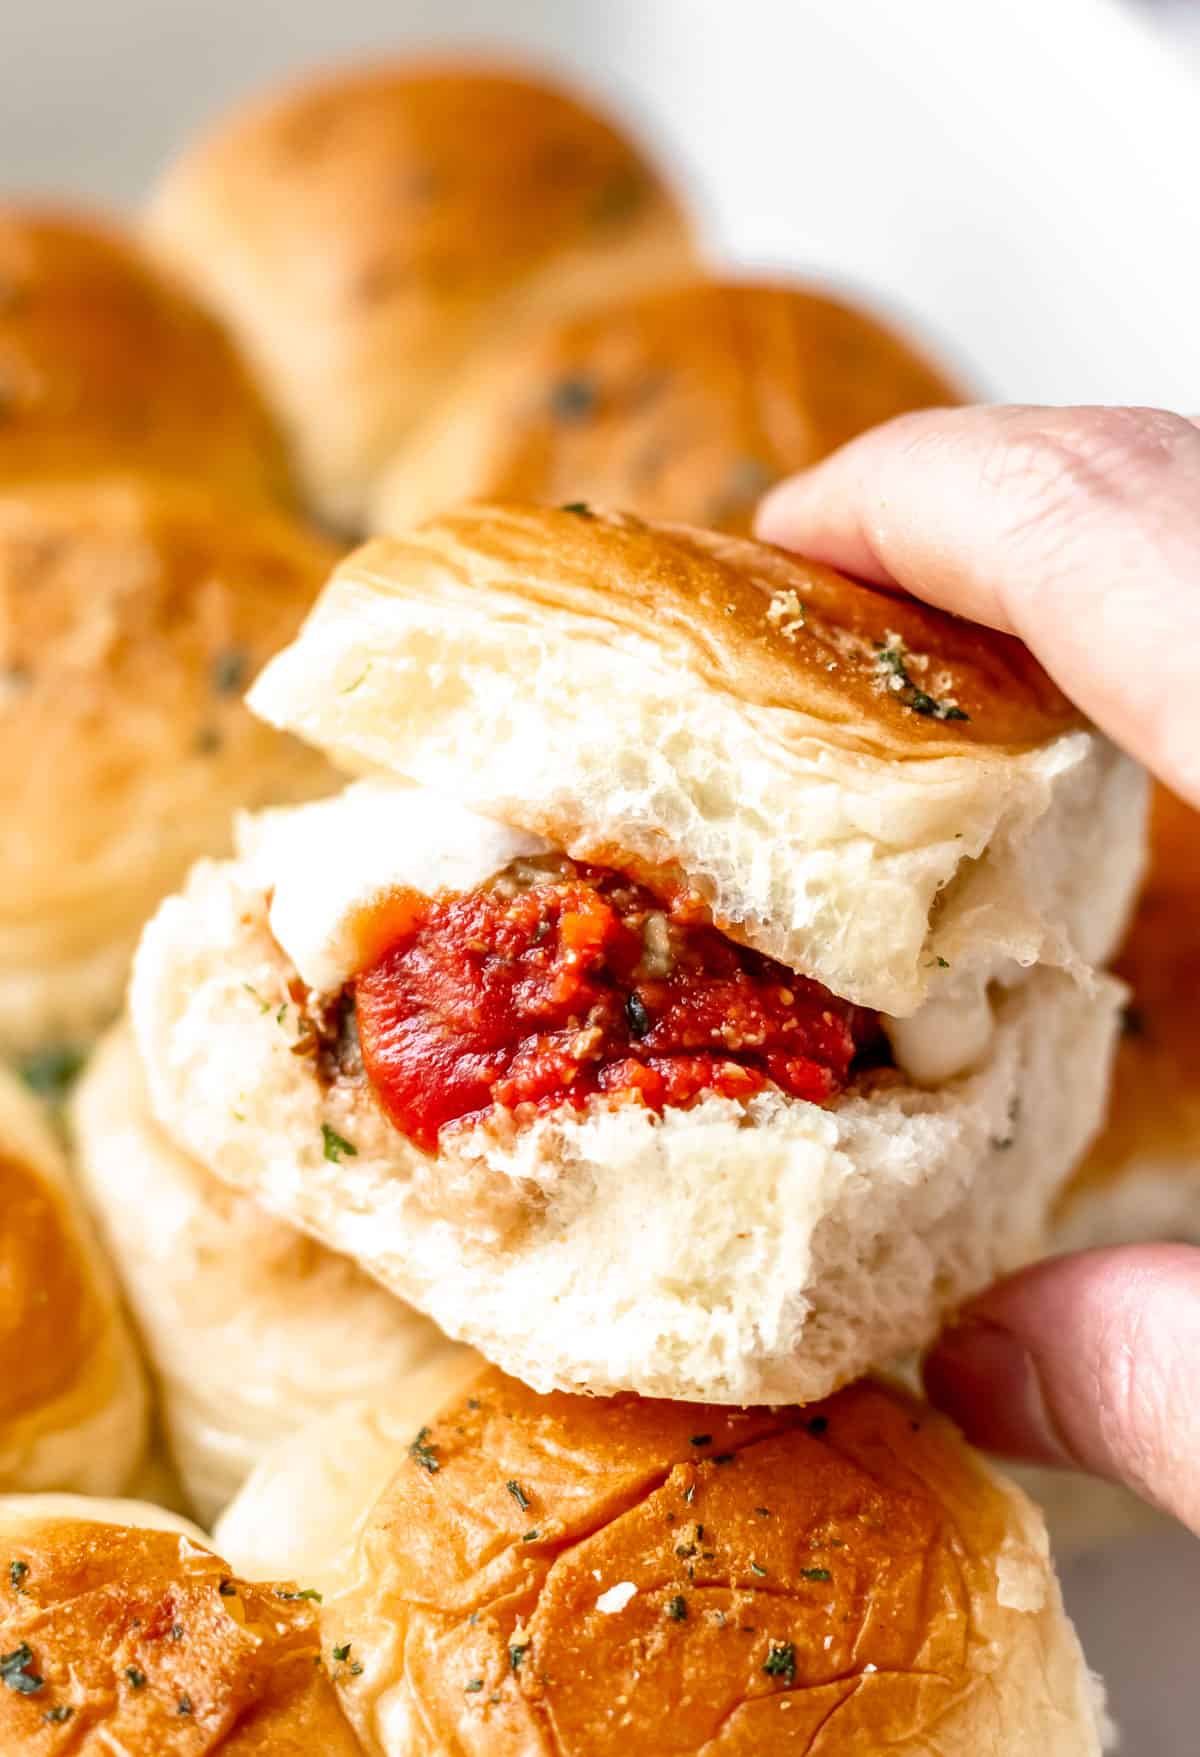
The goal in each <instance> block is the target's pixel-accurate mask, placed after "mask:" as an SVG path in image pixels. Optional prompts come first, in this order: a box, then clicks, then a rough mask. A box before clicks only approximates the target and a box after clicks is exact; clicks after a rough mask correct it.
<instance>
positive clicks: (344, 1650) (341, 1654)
mask: <svg viewBox="0 0 1200 1757" xmlns="http://www.w3.org/2000/svg"><path fill="white" fill-rule="evenodd" d="M353 1645H354V1644H353V1642H351V1641H347V1642H346V1644H345V1646H343V1647H335V1648H333V1649H332V1653H333V1657H334V1660H335V1661H336V1663H337V1664H338V1665H344V1664H345V1662H346V1661H347V1660H348V1659H349V1658H350V1649H351V1647H352V1646H353Z"/></svg>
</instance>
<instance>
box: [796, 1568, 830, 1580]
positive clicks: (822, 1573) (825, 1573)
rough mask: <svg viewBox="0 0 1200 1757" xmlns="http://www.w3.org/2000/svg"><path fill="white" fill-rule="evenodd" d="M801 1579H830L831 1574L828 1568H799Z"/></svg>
mask: <svg viewBox="0 0 1200 1757" xmlns="http://www.w3.org/2000/svg"><path fill="white" fill-rule="evenodd" d="M800 1578H801V1580H832V1579H833V1575H832V1574H831V1573H830V1572H829V1569H828V1568H801V1570H800Z"/></svg>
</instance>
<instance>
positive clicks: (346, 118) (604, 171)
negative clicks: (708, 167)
mask: <svg viewBox="0 0 1200 1757" xmlns="http://www.w3.org/2000/svg"><path fill="white" fill-rule="evenodd" d="M148 228H149V234H150V237H151V239H152V241H153V243H154V245H155V246H156V248H157V249H158V250H159V251H160V252H161V254H162V255H163V257H164V258H165V259H166V260H167V261H168V262H169V263H171V264H173V265H174V266H176V267H177V268H178V269H179V270H180V272H181V273H182V274H183V275H184V276H185V277H186V278H188V279H190V281H191V282H192V284H193V285H194V286H195V287H196V288H197V289H198V290H199V291H200V292H201V293H202V294H203V296H204V297H205V298H206V299H207V300H208V301H209V302H210V303H211V304H212V306H213V308H214V310H216V311H218V312H219V313H220V314H221V315H222V316H223V317H224V318H225V319H226V321H227V322H228V323H229V324H230V326H231V328H232V329H233V331H234V332H235V334H236V335H237V336H238V338H239V339H240V341H241V342H242V344H243V346H244V347H245V350H246V353H247V356H248V358H249V359H250V360H251V361H252V362H253V363H254V365H255V366H256V367H257V369H258V370H259V372H260V373H261V375H262V380H263V383H264V385H265V386H266V388H267V391H268V393H269V394H270V396H271V397H272V399H273V401H274V403H275V406H276V407H277V408H278V410H279V412H280V415H281V417H282V419H283V421H284V424H285V427H286V429H287V432H288V435H289V437H290V439H291V442H292V445H293V448H294V454H295V458H296V461H297V467H298V471H299V474H300V477H301V479H302V481H303V483H304V485H305V486H306V488H307V490H308V493H309V496H310V498H311V499H312V501H313V502H314V504H315V505H316V506H317V507H318V508H320V509H321V510H322V511H323V512H324V514H325V515H326V517H328V518H329V519H331V520H332V521H334V522H335V523H337V524H341V525H349V526H354V525H357V524H360V523H361V522H362V518H363V515H364V512H365V509H366V505H367V501H368V499H369V497H370V494H371V493H372V491H373V488H374V484H375V480H376V478H377V476H378V474H379V472H380V471H381V470H382V469H383V467H384V466H385V465H386V464H387V463H388V461H389V459H390V458H391V456H392V455H393V453H394V452H395V450H396V448H397V446H398V445H400V444H401V443H402V442H403V441H404V439H405V437H406V435H407V433H408V431H409V430H410V428H411V427H412V426H413V423H414V422H415V421H417V420H418V419H420V418H423V417H424V416H425V415H426V414H427V413H428V411H429V409H430V408H431V407H432V406H433V405H434V404H435V403H436V402H437V401H438V399H440V398H441V397H442V396H443V395H445V394H447V392H448V390H449V388H450V386H451V385H452V384H453V383H454V382H455V381H456V380H457V379H458V378H459V377H460V375H464V376H467V377H469V376H470V372H469V367H470V362H471V360H472V357H473V355H474V353H475V351H476V349H477V348H478V347H480V346H481V345H482V344H484V343H485V342H487V343H490V342H493V341H501V342H503V341H504V340H505V339H511V338H514V337H516V336H519V335H521V334H522V333H524V331H525V330H526V329H528V328H530V327H531V326H533V325H535V324H536V323H538V322H539V321H541V320H543V319H546V318H549V317H556V316H558V315H560V314H562V313H564V312H566V311H569V310H573V309H577V308H578V307H580V306H582V305H585V304H587V303H589V302H591V301H595V300H599V299H603V298H606V297H611V296H613V295H615V294H616V293H617V292H620V291H625V290H630V289H633V288H635V287H638V286H645V285H647V284H650V283H656V282H661V281H665V280H673V279H676V278H677V277H678V276H680V275H681V274H683V273H685V272H687V271H688V269H689V268H690V266H691V264H692V262H693V260H694V258H693V251H692V245H691V240H690V237H689V228H688V225H687V222H686V221H685V219H684V217H683V214H682V212H681V210H680V207H679V205H678V203H677V202H676V200H675V198H674V197H673V195H672V194H671V193H670V191H669V190H668V189H667V188H666V187H665V185H664V184H663V182H662V180H661V179H660V177H659V176H658V174H657V173H656V172H655V171H654V169H653V168H652V167H651V165H650V164H649V163H648V162H647V160H646V159H645V157H644V156H643V155H642V153H641V152H640V151H639V149H638V148H637V147H636V146H634V145H633V144H632V143H631V142H630V141H629V140H628V139H626V138H625V137H624V136H623V135H622V134H621V132H620V131H619V129H617V128H616V127H614V126H613V125H612V124H611V123H610V122H608V121H606V120H605V119H604V118H603V117H602V116H601V115H599V114H597V113H596V112H595V111H594V110H592V109H591V108H590V107H589V106H588V105H587V104H586V103H584V102H581V101H580V100H579V99H577V98H575V97H573V96H571V95H570V94H569V93H567V92H564V91H561V90H559V89H558V88H557V87H555V86H553V85H550V84H547V83H544V82H542V81H540V80H537V79H531V78H527V77H523V76H521V75H518V74H515V73H510V72H506V71H503V70H497V69H495V68H488V67H486V66H483V65H472V64H470V63H462V64H457V65H456V64H454V63H452V62H451V63H446V64H436V63H430V64H425V63H420V62H416V63H414V62H398V63H394V64H392V65H386V64H384V65H376V66H373V67H371V68H369V69H359V70H342V71H338V72H335V73H331V74H324V75H319V76H317V77H315V78H309V79H307V80H305V81H304V82H302V83H300V84H297V85H294V86H291V87H290V88H288V89H286V90H283V91H280V92H272V93H269V94H268V95H266V96H264V97H261V98H259V99H258V100H257V101H256V102H254V103H253V104H250V105H248V106H246V107H245V108H244V109H243V110H241V111H238V112H236V113H235V114H234V115H232V116H230V117H226V118H223V119H222V120H221V121H220V122H219V123H218V124H217V125H216V127H215V128H214V129H212V130H211V131H210V132H209V134H208V135H207V136H206V137H205V138H203V139H202V140H200V141H198V142H197V143H196V145H195V146H193V147H192V148H191V149H190V150H189V151H188V152H186V153H185V154H184V155H183V157H182V158H181V159H180V160H179V162H178V163H177V164H175V165H174V166H172V167H171V169H170V170H169V171H168V172H167V174H166V176H165V178H164V179H163V181H162V183H161V184H160V186H159V188H158V190H157V192H156V194H155V197H154V200H153V203H152V206H151V210H150V214H149V218H148Z"/></svg>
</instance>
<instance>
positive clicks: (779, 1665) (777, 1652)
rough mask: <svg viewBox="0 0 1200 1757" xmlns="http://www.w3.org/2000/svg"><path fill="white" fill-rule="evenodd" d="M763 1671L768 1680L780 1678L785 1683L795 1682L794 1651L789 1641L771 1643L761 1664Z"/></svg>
mask: <svg viewBox="0 0 1200 1757" xmlns="http://www.w3.org/2000/svg"><path fill="white" fill-rule="evenodd" d="M763 1671H764V1672H766V1674H767V1676H768V1677H769V1678H782V1679H783V1680H784V1682H785V1683H788V1684H794V1683H795V1682H796V1649H795V1647H794V1646H793V1644H792V1643H791V1642H790V1641H772V1643H771V1649H770V1652H769V1653H768V1654H767V1657H766V1659H765V1660H764V1662H763Z"/></svg>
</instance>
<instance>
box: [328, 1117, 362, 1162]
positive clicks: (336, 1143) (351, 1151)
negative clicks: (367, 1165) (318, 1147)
mask: <svg viewBox="0 0 1200 1757" xmlns="http://www.w3.org/2000/svg"><path fill="white" fill-rule="evenodd" d="M321 1139H322V1141H324V1143H325V1157H326V1159H330V1160H332V1161H333V1163H334V1165H340V1164H341V1163H342V1160H343V1159H357V1158H358V1148H357V1147H355V1146H353V1145H352V1144H351V1143H350V1142H349V1141H347V1139H346V1137H345V1136H344V1135H339V1134H338V1132H337V1130H336V1129H331V1128H330V1126H329V1124H328V1123H322V1124H321Z"/></svg>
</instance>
